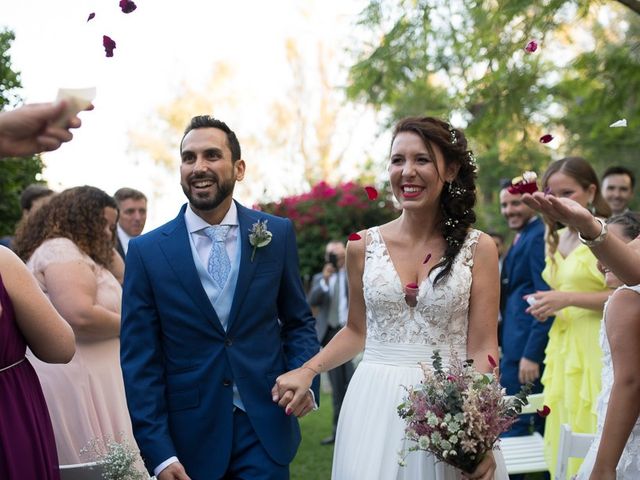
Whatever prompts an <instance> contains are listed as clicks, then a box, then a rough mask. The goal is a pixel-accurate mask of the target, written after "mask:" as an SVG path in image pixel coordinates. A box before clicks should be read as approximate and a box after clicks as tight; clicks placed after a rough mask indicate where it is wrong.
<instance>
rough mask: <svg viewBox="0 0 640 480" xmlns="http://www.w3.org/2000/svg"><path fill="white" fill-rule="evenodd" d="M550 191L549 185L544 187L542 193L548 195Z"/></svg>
mask: <svg viewBox="0 0 640 480" xmlns="http://www.w3.org/2000/svg"><path fill="white" fill-rule="evenodd" d="M550 193H551V189H550V188H549V187H544V194H545V195H549V194H550Z"/></svg>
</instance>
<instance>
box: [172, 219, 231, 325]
mask: <svg viewBox="0 0 640 480" xmlns="http://www.w3.org/2000/svg"><path fill="white" fill-rule="evenodd" d="M184 210H185V207H183V208H182V210H181V211H180V214H179V215H178V217H177V218H176V219H175V220H174V221H173V222H172V223H171V224H170V225H168V226H167V229H166V230H165V231H164V232H163V233H164V234H165V235H166V238H164V239H163V240H162V241H161V242H160V248H161V249H162V251H163V253H164V254H165V257H166V258H167V262H168V263H169V265H170V266H171V268H172V270H173V271H174V273H175V274H176V276H177V277H178V280H179V281H180V283H181V284H182V286H183V287H184V289H185V291H186V292H187V294H188V295H189V296H190V297H191V299H192V300H193V303H195V304H196V305H197V306H198V308H199V309H200V310H201V311H202V314H203V316H204V317H205V318H207V319H208V320H210V321H211V323H213V325H214V327H216V328H217V329H219V330H220V332H221V333H222V334H224V330H223V328H222V325H221V324H220V320H219V319H218V315H217V314H216V311H215V310H214V308H213V307H212V306H211V301H210V300H209V297H208V296H207V294H206V292H205V291H204V288H202V283H201V282H200V277H199V276H198V271H197V270H196V266H195V264H194V263H193V262H194V260H193V255H192V253H191V243H190V241H189V233H188V232H187V226H186V225H185V222H184ZM185 257H186V258H185Z"/></svg>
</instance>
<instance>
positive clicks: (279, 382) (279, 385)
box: [271, 366, 316, 416]
mask: <svg viewBox="0 0 640 480" xmlns="http://www.w3.org/2000/svg"><path fill="white" fill-rule="evenodd" d="M315 376H316V373H315V371H314V370H312V369H311V368H309V367H304V366H303V367H300V368H296V369H295V370H291V371H290V372H287V373H284V374H282V375H280V376H279V377H278V378H276V383H275V385H274V386H273V388H272V389H271V397H272V399H273V401H274V402H277V403H278V405H280V406H281V407H282V408H284V409H285V412H286V414H287V415H291V414H292V413H293V414H295V415H296V416H300V414H299V412H302V411H304V410H307V409H306V408H305V404H306V403H308V400H309V396H310V394H309V388H310V387H311V382H313V378H314V377H315Z"/></svg>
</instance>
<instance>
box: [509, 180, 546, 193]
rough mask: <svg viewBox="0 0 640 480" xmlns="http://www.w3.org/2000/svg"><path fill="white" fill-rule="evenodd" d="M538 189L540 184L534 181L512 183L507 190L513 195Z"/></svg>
mask: <svg viewBox="0 0 640 480" xmlns="http://www.w3.org/2000/svg"><path fill="white" fill-rule="evenodd" d="M537 191H538V184H537V183H535V182H532V183H517V184H516V185H511V186H510V187H508V188H507V192H509V193H510V194H512V195H517V194H520V195H522V194H523V193H533V192H537Z"/></svg>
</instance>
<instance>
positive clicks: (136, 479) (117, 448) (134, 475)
mask: <svg viewBox="0 0 640 480" xmlns="http://www.w3.org/2000/svg"><path fill="white" fill-rule="evenodd" d="M80 453H81V454H87V455H90V456H91V457H92V460H93V461H95V462H98V463H100V464H101V466H102V469H103V472H102V478H103V479H104V480H148V478H149V476H148V475H146V473H142V472H140V471H139V470H138V469H137V468H136V463H138V460H139V459H140V457H139V455H138V452H137V450H136V449H135V448H134V447H132V446H131V445H129V443H128V442H127V441H126V440H122V441H120V442H116V441H115V440H114V439H113V438H110V437H105V438H94V439H93V440H91V441H90V442H89V443H88V444H87V446H86V447H84V448H83V449H82V450H81V451H80Z"/></svg>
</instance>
